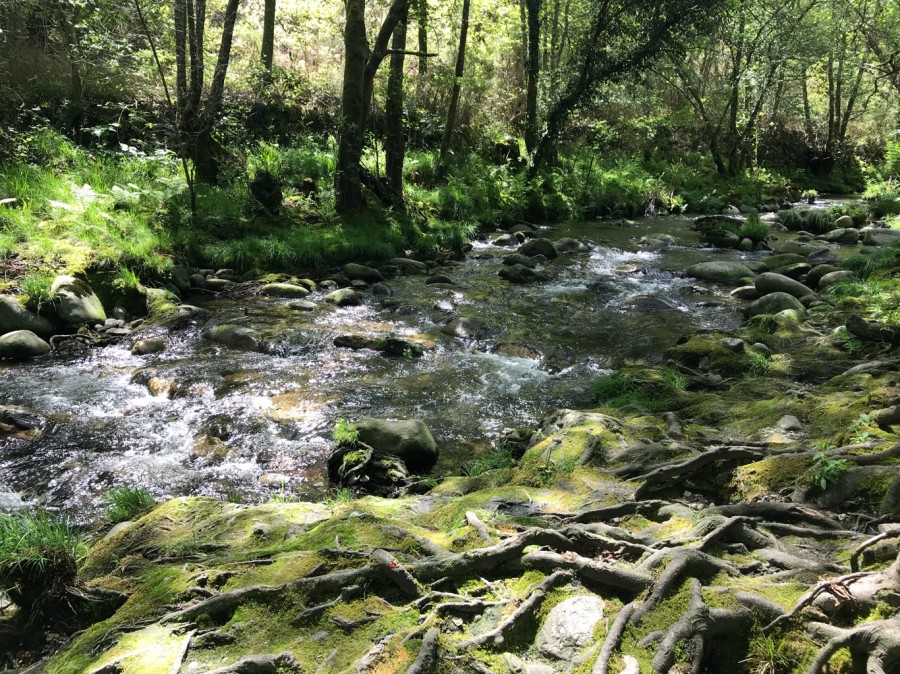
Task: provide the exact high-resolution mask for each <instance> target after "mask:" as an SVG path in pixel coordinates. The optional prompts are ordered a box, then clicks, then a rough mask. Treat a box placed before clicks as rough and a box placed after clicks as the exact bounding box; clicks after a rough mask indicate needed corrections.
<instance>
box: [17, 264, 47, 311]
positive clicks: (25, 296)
mask: <svg viewBox="0 0 900 674" xmlns="http://www.w3.org/2000/svg"><path fill="white" fill-rule="evenodd" d="M52 284H53V274H50V273H47V272H45V271H39V270H33V271H30V272H28V273H27V274H26V275H25V276H23V277H22V278H21V279H19V291H20V292H21V293H22V297H21V302H22V305H23V306H24V307H25V308H26V309H31V310H32V311H35V312H40V310H41V308H42V307H43V306H44V305H45V304H49V303H50V301H51V299H52V294H51V293H50V286H51V285H52Z"/></svg>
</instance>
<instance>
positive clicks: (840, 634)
mask: <svg viewBox="0 0 900 674" xmlns="http://www.w3.org/2000/svg"><path fill="white" fill-rule="evenodd" d="M810 628H811V629H812V630H813V632H815V633H816V634H819V635H821V636H824V637H828V643H826V644H825V645H824V646H823V647H822V649H821V650H820V651H819V653H818V654H817V655H816V658H815V660H813V662H812V664H811V665H810V666H809V669H808V670H807V674H821V672H822V670H823V668H824V667H825V666H826V665H827V664H828V661H829V660H830V659H831V656H832V655H834V654H835V653H836V652H837V651H838V650H839V649H841V648H849V649H850V653H851V654H852V655H853V657H854V659H860V660H862V661H864V662H865V668H866V674H891V673H892V672H896V671H897V668H898V667H900V615H898V616H895V617H893V618H891V619H890V620H878V621H876V622H871V623H864V624H862V625H860V626H859V627H855V628H853V629H849V630H845V629H840V628H837V627H832V626H831V625H826V624H822V623H811V624H810Z"/></svg>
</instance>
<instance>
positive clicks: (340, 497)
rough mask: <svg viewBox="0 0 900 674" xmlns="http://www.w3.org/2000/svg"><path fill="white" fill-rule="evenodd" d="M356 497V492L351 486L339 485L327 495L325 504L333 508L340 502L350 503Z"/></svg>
mask: <svg viewBox="0 0 900 674" xmlns="http://www.w3.org/2000/svg"><path fill="white" fill-rule="evenodd" d="M355 499H356V494H355V493H354V491H353V490H352V489H350V488H349V487H338V488H337V489H331V490H329V492H328V494H326V495H325V505H327V506H328V507H329V508H333V507H334V506H336V505H338V504H339V503H350V501H353V500H355Z"/></svg>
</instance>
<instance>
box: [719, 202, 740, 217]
mask: <svg viewBox="0 0 900 674" xmlns="http://www.w3.org/2000/svg"><path fill="white" fill-rule="evenodd" d="M720 213H721V214H722V215H740V214H741V209H740V208H738V207H737V206H732V205H731V204H729V205H728V206H726V207H725V208H723V209H722V210H721V211H720Z"/></svg>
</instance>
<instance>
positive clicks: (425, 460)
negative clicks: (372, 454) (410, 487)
mask: <svg viewBox="0 0 900 674" xmlns="http://www.w3.org/2000/svg"><path fill="white" fill-rule="evenodd" d="M353 428H354V429H356V430H357V431H358V432H359V441H360V442H363V443H365V444H367V445H369V446H370V447H372V448H373V449H374V450H375V451H376V452H381V453H384V454H389V455H391V456H396V457H398V458H400V459H402V460H403V463H405V464H406V466H407V467H408V468H409V469H410V470H413V471H417V472H425V471H428V470H430V469H431V468H432V467H433V466H434V464H435V463H437V459H438V451H437V443H435V441H434V438H433V437H432V435H431V431H430V430H428V426H426V425H425V422H423V421H421V420H419V419H407V420H403V421H392V420H388V419H363V420H362V421H358V422H356V423H355V424H353Z"/></svg>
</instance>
